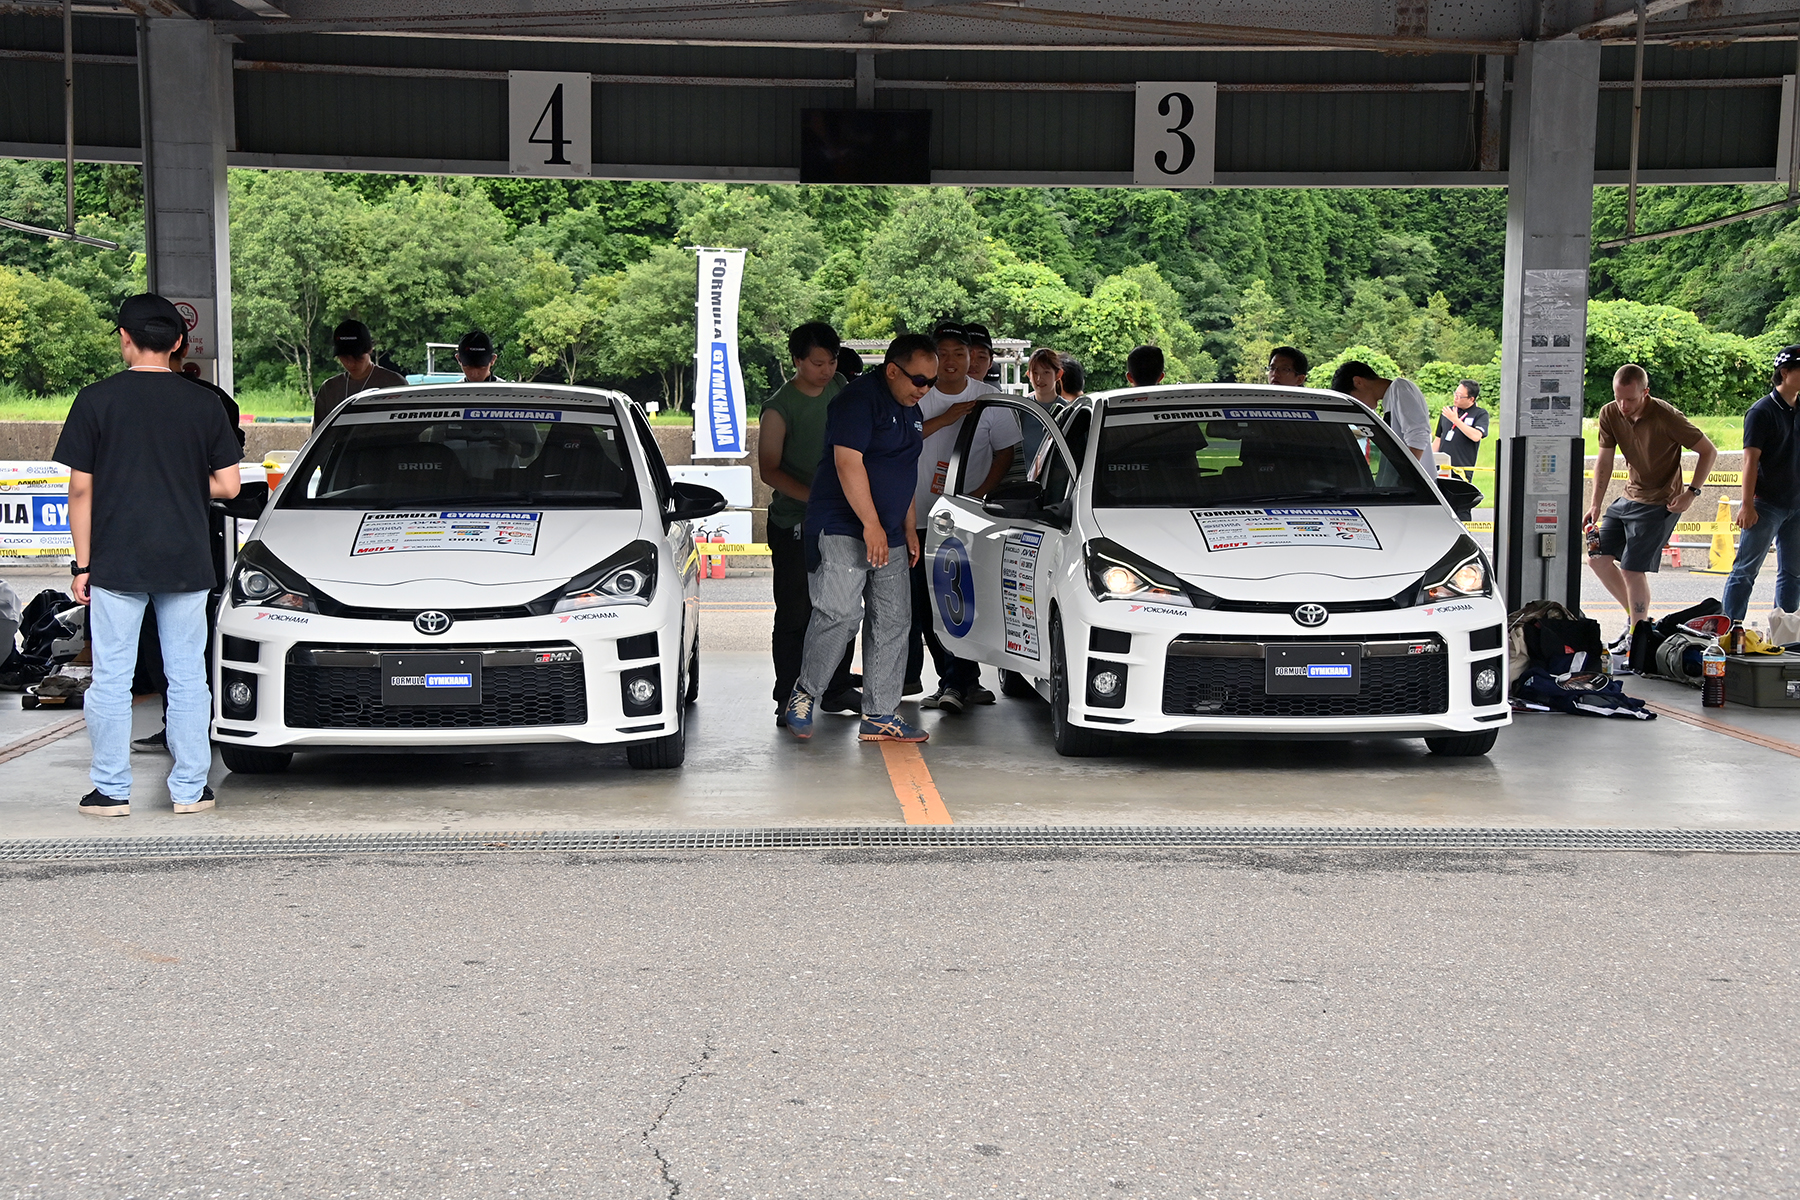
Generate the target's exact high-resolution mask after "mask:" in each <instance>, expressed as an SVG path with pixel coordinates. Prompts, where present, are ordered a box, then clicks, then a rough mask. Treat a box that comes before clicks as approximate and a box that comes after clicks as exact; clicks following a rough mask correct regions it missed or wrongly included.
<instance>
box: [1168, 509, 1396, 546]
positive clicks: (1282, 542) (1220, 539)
mask: <svg viewBox="0 0 1800 1200" xmlns="http://www.w3.org/2000/svg"><path fill="white" fill-rule="evenodd" d="M1194 523H1195V524H1196V525H1198V526H1200V536H1201V537H1203V538H1205V539H1206V548H1207V549H1208V550H1212V551H1215V552H1216V551H1219V550H1258V549H1263V548H1265V547H1271V546H1346V547H1350V548H1353V549H1357V550H1379V549H1381V541H1380V539H1378V538H1377V537H1376V536H1375V531H1374V530H1373V529H1371V528H1369V522H1368V520H1367V519H1365V518H1364V517H1363V515H1362V513H1360V512H1358V511H1357V510H1356V509H1354V508H1203V509H1196V510H1195V511H1194Z"/></svg>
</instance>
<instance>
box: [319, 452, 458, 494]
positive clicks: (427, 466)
mask: <svg viewBox="0 0 1800 1200" xmlns="http://www.w3.org/2000/svg"><path fill="white" fill-rule="evenodd" d="M336 475H337V480H336V481H334V482H335V483H336V486H335V487H333V489H332V490H333V491H341V490H343V489H345V488H351V487H359V486H366V485H373V486H374V487H376V488H378V489H379V494H380V495H381V496H382V497H383V498H385V499H389V500H410V499H414V498H418V499H424V498H426V497H429V496H454V495H459V494H460V493H461V492H462V491H463V490H464V489H465V488H466V487H467V484H468V480H467V477H466V475H465V473H464V471H463V468H462V463H461V462H459V461H458V460H457V457H456V455H455V453H454V452H453V451H451V449H450V448H449V447H448V446H441V445H439V444H438V443H436V442H400V443H397V444H394V443H390V444H386V445H383V444H375V445H364V446H354V447H348V448H346V449H345V451H344V456H343V458H342V460H341V461H340V462H339V463H338V468H337V471H336Z"/></svg>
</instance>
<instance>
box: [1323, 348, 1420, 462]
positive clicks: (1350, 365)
mask: <svg viewBox="0 0 1800 1200" xmlns="http://www.w3.org/2000/svg"><path fill="white" fill-rule="evenodd" d="M1331 390H1332V391H1334V392H1342V393H1343V394H1344V395H1346V396H1354V397H1355V398H1356V399H1358V400H1361V401H1362V402H1363V403H1364V404H1366V405H1368V406H1369V407H1370V408H1372V409H1374V410H1375V411H1376V412H1378V413H1380V414H1381V418H1382V420H1384V421H1386V422H1387V424H1388V428H1389V429H1392V430H1393V431H1394V436H1395V437H1397V438H1399V439H1400V441H1401V442H1402V444H1404V445H1405V446H1406V448H1407V449H1408V450H1411V451H1412V453H1413V457H1414V458H1416V459H1419V460H1420V461H1421V462H1425V461H1429V460H1428V459H1427V457H1426V456H1427V455H1429V454H1430V453H1431V406H1430V405H1428V404H1426V403H1425V393H1424V392H1421V391H1420V390H1419V385H1418V384H1416V383H1414V382H1413V381H1412V380H1410V379H1388V378H1387V377H1385V376H1383V375H1380V374H1377V373H1376V371H1375V368H1373V367H1371V366H1370V365H1369V364H1368V363H1365V362H1355V361H1351V362H1347V363H1345V364H1344V365H1343V366H1341V367H1339V368H1338V369H1337V371H1336V372H1335V373H1334V374H1333V375H1332V376H1331Z"/></svg>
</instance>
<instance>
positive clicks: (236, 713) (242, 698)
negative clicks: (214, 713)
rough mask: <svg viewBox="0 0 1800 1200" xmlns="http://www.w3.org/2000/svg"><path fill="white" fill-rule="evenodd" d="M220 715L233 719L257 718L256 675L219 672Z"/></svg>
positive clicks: (247, 719) (248, 719)
mask: <svg viewBox="0 0 1800 1200" xmlns="http://www.w3.org/2000/svg"><path fill="white" fill-rule="evenodd" d="M219 715H220V716H222V717H227V718H229V719H231V720H233V721H254V720H256V676H254V675H247V674H245V673H244V672H242V671H230V670H227V671H221V672H219Z"/></svg>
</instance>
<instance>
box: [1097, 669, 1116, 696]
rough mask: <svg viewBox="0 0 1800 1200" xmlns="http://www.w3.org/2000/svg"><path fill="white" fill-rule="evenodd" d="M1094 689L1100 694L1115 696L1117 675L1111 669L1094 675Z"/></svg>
mask: <svg viewBox="0 0 1800 1200" xmlns="http://www.w3.org/2000/svg"><path fill="white" fill-rule="evenodd" d="M1094 691H1096V692H1098V693H1099V694H1100V695H1102V696H1116V695H1118V692H1119V677H1118V676H1117V675H1116V674H1114V673H1113V672H1111V671H1102V672H1100V673H1099V674H1098V675H1096V676H1094Z"/></svg>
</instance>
